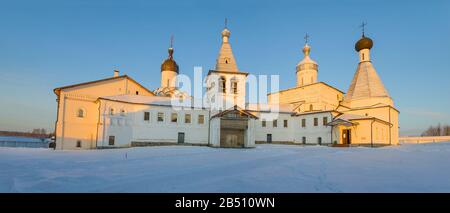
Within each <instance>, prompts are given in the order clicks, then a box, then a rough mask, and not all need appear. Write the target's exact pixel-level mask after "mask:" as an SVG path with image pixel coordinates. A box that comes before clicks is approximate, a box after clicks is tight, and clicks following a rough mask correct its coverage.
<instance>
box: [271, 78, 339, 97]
mask: <svg viewBox="0 0 450 213" xmlns="http://www.w3.org/2000/svg"><path fill="white" fill-rule="evenodd" d="M317 84H323V85H325V86H327V87H330V88H332V89H334V90H336V91H338V92H340V93H342V94H345V92H343V91H341V90H340V89H338V88H336V87H333V86H331V85H329V84H327V83H325V82H322V81H320V82H316V83H312V84H306V85H303V86H298V87H292V88H288V89H284V90H280V91H278V92H272V93H268V94H267V95H271V94H275V93H280V92H286V91H289V90H294V89H299V88H305V87H310V86H313V85H317Z"/></svg>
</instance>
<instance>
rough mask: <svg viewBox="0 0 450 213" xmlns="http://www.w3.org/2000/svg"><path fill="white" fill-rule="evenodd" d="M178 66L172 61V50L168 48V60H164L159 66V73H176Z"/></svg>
mask: <svg viewBox="0 0 450 213" xmlns="http://www.w3.org/2000/svg"><path fill="white" fill-rule="evenodd" d="M178 69H179V68H178V64H177V62H175V60H173V48H169V58H168V59H166V60H164V62H163V63H162V64H161V72H162V71H174V72H176V73H178Z"/></svg>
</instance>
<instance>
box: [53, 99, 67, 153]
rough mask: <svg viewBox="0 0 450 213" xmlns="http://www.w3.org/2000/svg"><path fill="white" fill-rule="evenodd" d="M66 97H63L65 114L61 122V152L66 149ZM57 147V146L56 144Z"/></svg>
mask: <svg viewBox="0 0 450 213" xmlns="http://www.w3.org/2000/svg"><path fill="white" fill-rule="evenodd" d="M66 99H67V97H66V95H65V94H64V95H63V113H62V121H61V150H62V149H64V137H65V135H64V127H65V125H64V124H65V122H66ZM55 145H56V144H55Z"/></svg>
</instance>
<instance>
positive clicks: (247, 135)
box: [54, 27, 399, 149]
mask: <svg viewBox="0 0 450 213" xmlns="http://www.w3.org/2000/svg"><path fill="white" fill-rule="evenodd" d="M221 36H222V43H221V47H220V50H219V54H218V57H217V61H216V65H215V67H214V69H212V70H209V72H208V74H207V76H206V79H205V83H206V85H207V86H206V92H205V96H204V98H202V100H197V99H195V98H192V97H191V96H190V95H189V94H188V93H186V92H185V91H180V88H178V87H177V76H178V75H179V72H180V70H179V66H178V64H177V63H176V61H175V59H174V49H173V47H172V45H171V47H170V48H169V50H168V53H169V55H168V58H167V59H166V60H164V61H163V63H162V65H161V84H160V86H159V87H158V88H156V89H155V90H150V89H148V88H146V87H144V86H142V84H140V83H139V82H138V81H136V80H134V79H133V78H131V77H130V76H127V75H120V74H119V71H118V70H115V71H114V75H113V76H112V77H108V78H105V79H100V80H95V81H90V82H84V83H80V84H74V85H68V86H63V87H58V88H55V89H54V93H55V94H56V97H57V99H56V101H57V120H56V123H55V133H56V149H102V148H120V147H136V146H155V145H176V144H179V145H201V146H210V147H228V148H250V147H255V146H256V145H257V144H261V143H278V144H298V145H326V146H372V147H374V146H385V145H397V144H398V131H399V129H398V128H399V127H398V114H399V111H398V110H397V109H396V108H395V106H394V102H393V100H392V98H391V97H390V96H389V94H388V91H387V90H386V89H385V87H384V85H383V83H382V81H381V79H380V77H379V76H378V74H377V72H376V70H375V68H374V66H373V64H372V62H371V57H370V49H371V48H372V47H373V41H372V40H371V39H370V38H368V37H366V36H365V35H364V32H363V34H362V37H361V39H359V40H358V41H357V42H356V44H355V50H356V52H357V53H358V56H359V63H358V64H357V68H356V72H355V74H354V76H353V80H352V81H351V84H350V86H349V88H348V90H347V92H346V93H344V92H343V91H341V90H339V89H338V88H335V87H333V86H331V85H329V84H327V83H325V82H321V81H319V80H318V67H319V66H318V63H317V62H316V61H314V60H313V59H312V58H311V56H310V53H311V47H310V46H309V44H308V42H305V45H304V47H303V53H304V57H303V59H302V60H301V61H300V62H299V63H298V64H297V65H296V67H295V68H296V73H295V74H296V79H297V84H296V86H295V87H292V88H289V89H285V90H281V91H277V92H274V93H269V94H267V99H268V103H264V104H262V103H246V93H247V91H246V83H247V80H248V79H247V76H248V75H249V73H247V72H243V71H241V70H240V69H239V68H238V66H237V61H236V59H235V57H234V55H233V51H232V48H231V44H230V41H229V39H230V36H231V32H230V30H229V29H228V28H227V27H225V29H224V30H223V31H222V33H221Z"/></svg>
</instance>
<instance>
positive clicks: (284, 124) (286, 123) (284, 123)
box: [283, 120, 288, 128]
mask: <svg viewBox="0 0 450 213" xmlns="http://www.w3.org/2000/svg"><path fill="white" fill-rule="evenodd" d="M283 126H284V127H285V128H286V127H288V120H284V121H283Z"/></svg>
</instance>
